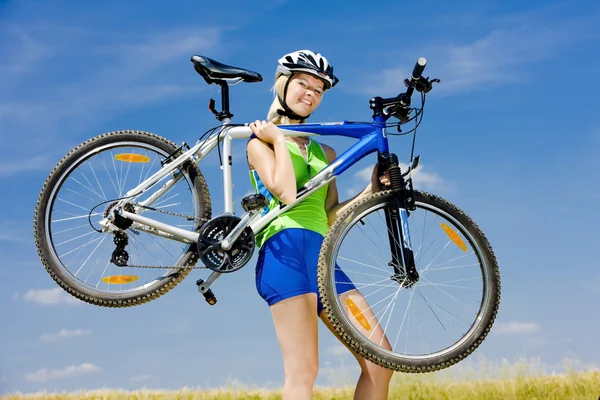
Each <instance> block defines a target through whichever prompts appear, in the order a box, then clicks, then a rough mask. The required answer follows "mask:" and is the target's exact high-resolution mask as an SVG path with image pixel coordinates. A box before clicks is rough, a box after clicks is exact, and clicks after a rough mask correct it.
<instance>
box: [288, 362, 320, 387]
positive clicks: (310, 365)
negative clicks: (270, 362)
mask: <svg viewBox="0 0 600 400" xmlns="http://www.w3.org/2000/svg"><path fill="white" fill-rule="evenodd" d="M318 373H319V363H318V362H309V361H307V362H303V363H295V365H294V366H293V367H291V368H286V370H285V380H286V382H287V383H292V384H297V385H303V386H312V385H314V383H315V381H316V380H317V374H318Z"/></svg>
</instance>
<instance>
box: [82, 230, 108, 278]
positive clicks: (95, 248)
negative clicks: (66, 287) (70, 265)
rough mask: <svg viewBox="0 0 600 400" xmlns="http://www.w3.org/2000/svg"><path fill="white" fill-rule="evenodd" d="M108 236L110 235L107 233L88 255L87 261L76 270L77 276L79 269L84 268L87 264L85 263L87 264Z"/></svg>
mask: <svg viewBox="0 0 600 400" xmlns="http://www.w3.org/2000/svg"><path fill="white" fill-rule="evenodd" d="M107 237H108V235H105V236H104V237H103V238H102V240H101V241H100V243H98V245H96V247H94V250H92V252H91V253H90V255H89V256H88V258H86V259H85V261H84V262H83V264H81V267H79V269H78V270H77V272H75V276H77V274H78V273H79V271H81V268H83V267H84V266H85V264H87V262H88V261H89V259H90V258H91V257H92V256H93V255H94V253H95V252H96V250H98V247H100V245H101V244H102V242H104V240H105V239H106V238H107Z"/></svg>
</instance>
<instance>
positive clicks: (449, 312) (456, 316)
mask: <svg viewBox="0 0 600 400" xmlns="http://www.w3.org/2000/svg"><path fill="white" fill-rule="evenodd" d="M417 292H418V293H419V295H420V296H421V297H422V298H423V300H425V301H426V302H427V300H426V296H425V295H423V294H422V293H421V291H420V290H418V289H417ZM430 301H431V304H433V305H434V306H436V307H437V308H439V309H440V310H442V311H445V312H446V313H448V314H450V315H452V316H453V317H454V318H456V319H458V320H460V321H462V322H464V323H465V324H467V325H469V326H470V323H469V322H467V321H465V320H464V319H462V318H461V317H459V316H458V315H456V314H454V313H453V312H451V311H448V310H446V309H445V308H444V307H442V306H440V305H439V304H437V303H436V302H435V301H433V300H430ZM442 315H444V314H442ZM444 317H445V318H446V319H447V320H448V322H450V323H451V324H452V320H451V319H450V318H449V317H448V316H447V315H444ZM453 325H454V324H453ZM457 329H458V328H457ZM459 332H460V331H459ZM460 333H461V334H462V333H464V332H460Z"/></svg>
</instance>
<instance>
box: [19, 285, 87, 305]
mask: <svg viewBox="0 0 600 400" xmlns="http://www.w3.org/2000/svg"><path fill="white" fill-rule="evenodd" d="M23 299H25V300H28V301H31V302H34V303H37V304H41V305H56V304H81V301H80V300H78V299H77V298H75V297H73V296H71V295H70V294H68V293H67V292H65V291H64V290H63V289H62V288H54V289H37V290H36V289H34V290H29V291H28V292H27V293H25V294H24V295H23Z"/></svg>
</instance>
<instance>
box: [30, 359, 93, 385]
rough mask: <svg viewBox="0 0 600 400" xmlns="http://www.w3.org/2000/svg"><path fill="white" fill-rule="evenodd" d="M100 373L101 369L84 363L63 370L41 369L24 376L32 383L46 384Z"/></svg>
mask: <svg viewBox="0 0 600 400" xmlns="http://www.w3.org/2000/svg"><path fill="white" fill-rule="evenodd" d="M100 371H101V369H100V368H99V367H97V366H95V365H94V364H90V363H84V364H81V365H73V366H70V367H66V368H63V369H49V368H42V369H39V370H37V371H36V372H32V373H28V374H25V379H26V380H28V381H32V382H46V381H50V380H54V379H63V378H71V377H74V376H78V375H85V374H91V373H97V372H100Z"/></svg>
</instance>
